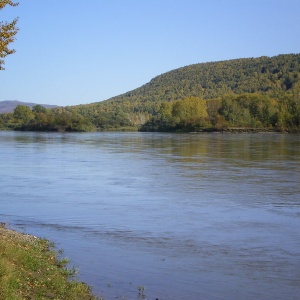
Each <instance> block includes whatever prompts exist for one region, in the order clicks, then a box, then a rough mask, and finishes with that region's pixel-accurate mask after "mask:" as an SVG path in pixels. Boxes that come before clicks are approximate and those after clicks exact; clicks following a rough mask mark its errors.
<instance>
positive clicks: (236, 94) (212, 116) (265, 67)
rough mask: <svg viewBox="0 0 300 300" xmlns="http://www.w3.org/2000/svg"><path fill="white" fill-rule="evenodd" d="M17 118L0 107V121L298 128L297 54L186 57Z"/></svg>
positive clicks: (45, 125) (46, 126)
mask: <svg viewBox="0 0 300 300" xmlns="http://www.w3.org/2000/svg"><path fill="white" fill-rule="evenodd" d="M41 113H42V114H43V115H41ZM29 115H30V114H29ZM19 117H20V116H19ZM42 117H43V118H42ZM25 119H26V118H25ZM37 119H39V120H37ZM1 120H2V123H1ZM19 121H20V119H18V114H15V113H13V114H11V115H7V114H6V115H4V116H3V115H2V117H1V118H0V126H1V124H2V127H7V128H14V129H15V128H19V129H27V130H79V131H86V130H130V129H131V130H137V129H139V130H147V131H149V130H151V131H202V130H203V129H209V130H222V129H223V128H229V127H246V128H247V127H249V128H269V129H270V128H273V129H274V130H280V131H285V130H287V131H299V126H300V54H282V55H278V56H274V57H266V56H263V57H259V58H242V59H234V60H227V61H219V62H209V63H200V64H194V65H190V66H186V67H182V68H179V69H176V70H173V71H170V72H167V73H164V74H161V75H159V76H157V77H155V78H153V79H152V80H151V81H150V82H148V83H146V84H145V85H143V86H141V87H139V88H137V89H135V90H132V91H129V92H127V93H125V94H122V95H119V96H116V97H113V98H111V99H108V100H106V101H102V102H96V103H91V104H87V105H78V106H69V107H60V108H55V109H52V110H51V113H50V112H49V111H47V112H46V111H45V112H41V111H39V112H38V113H37V112H35V113H34V112H33V114H32V115H30V116H29V120H28V119H27V120H26V122H25V121H24V118H23V121H21V122H19Z"/></svg>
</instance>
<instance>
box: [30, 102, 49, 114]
mask: <svg viewBox="0 0 300 300" xmlns="http://www.w3.org/2000/svg"><path fill="white" fill-rule="evenodd" d="M46 111H47V109H46V108H45V107H44V106H42V105H40V104H37V105H35V106H33V107H32V112H33V113H45V112H46Z"/></svg>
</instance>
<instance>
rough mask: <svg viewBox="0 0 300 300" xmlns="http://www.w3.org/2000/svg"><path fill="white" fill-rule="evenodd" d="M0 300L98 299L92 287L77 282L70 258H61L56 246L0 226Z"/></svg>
mask: <svg viewBox="0 0 300 300" xmlns="http://www.w3.org/2000/svg"><path fill="white" fill-rule="evenodd" d="M0 254H1V256H0V300H6V299H14V300H17V299H36V300H39V299H66V300H76V299H78V300H96V299H97V298H96V297H95V296H93V295H92V294H91V291H90V288H89V287H88V286H87V285H86V284H84V283H82V282H77V281H75V273H76V272H75V270H74V269H67V268H66V264H67V263H68V260H67V259H59V257H58V253H56V252H55V251H54V249H53V244H52V243H51V242H49V241H47V240H45V239H40V238H37V237H34V236H31V235H27V234H22V233H19V232H16V231H14V230H10V229H8V228H6V227H5V226H4V225H3V224H1V225H0Z"/></svg>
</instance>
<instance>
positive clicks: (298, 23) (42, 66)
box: [0, 0, 300, 106]
mask: <svg viewBox="0 0 300 300" xmlns="http://www.w3.org/2000/svg"><path fill="white" fill-rule="evenodd" d="M18 2H19V6H18V7H14V8H11V7H6V8H5V9H3V10H2V11H0V20H1V21H11V20H13V19H14V18H15V17H18V18H19V21H18V27H19V32H18V34H17V40H16V41H15V42H14V43H13V44H12V45H11V48H14V49H15V50H16V53H15V54H13V55H10V56H7V57H6V59H5V66H4V67H5V69H6V70H5V71H0V101H3V100H19V101H24V102H33V103H38V104H54V105H61V106H68V105H77V104H87V103H94V102H99V101H102V100H107V99H109V98H111V97H113V96H117V95H120V94H122V93H126V92H128V91H130V90H133V89H135V88H138V87H140V86H141V85H143V84H145V83H147V82H149V81H150V80H151V79H152V78H153V77H155V76H158V75H160V74H163V73H165V72H168V71H171V70H174V69H177V68H180V67H183V66H187V65H190V64H196V63H204V62H210V61H220V60H228V59H236V58H247V57H260V56H275V55H279V54H289V53H300V38H299V31H300V0H84V1H82V0H51V1H49V0H18Z"/></svg>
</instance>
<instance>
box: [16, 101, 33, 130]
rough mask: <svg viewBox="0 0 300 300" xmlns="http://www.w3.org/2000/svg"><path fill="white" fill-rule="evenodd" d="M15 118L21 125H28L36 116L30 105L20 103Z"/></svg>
mask: <svg viewBox="0 0 300 300" xmlns="http://www.w3.org/2000/svg"><path fill="white" fill-rule="evenodd" d="M14 118H15V119H16V121H17V123H19V124H20V125H22V126H27V125H28V124H29V123H30V121H31V120H32V119H33V118H34V114H33V112H32V111H31V109H30V108H29V107H28V106H25V105H18V106H17V107H16V108H15V109H14Z"/></svg>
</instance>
